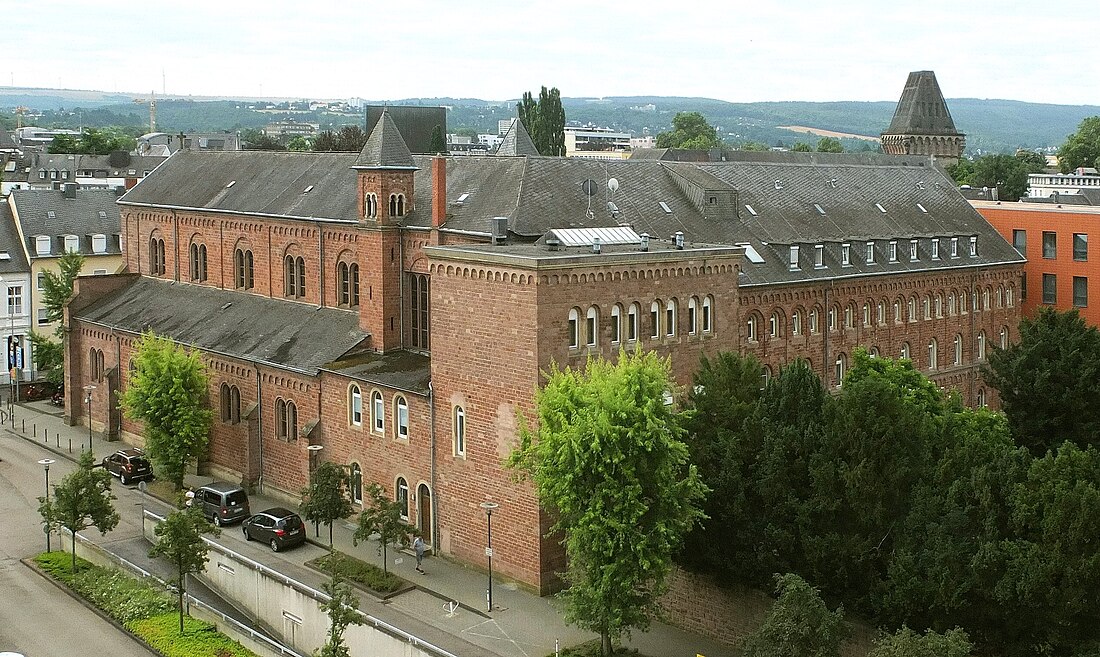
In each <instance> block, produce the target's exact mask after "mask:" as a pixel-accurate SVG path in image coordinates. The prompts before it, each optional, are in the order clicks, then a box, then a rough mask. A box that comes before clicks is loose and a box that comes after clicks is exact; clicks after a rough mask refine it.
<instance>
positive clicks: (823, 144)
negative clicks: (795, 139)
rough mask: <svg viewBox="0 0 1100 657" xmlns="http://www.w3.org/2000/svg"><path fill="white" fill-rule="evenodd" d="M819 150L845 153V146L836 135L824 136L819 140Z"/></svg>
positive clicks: (820, 151)
mask: <svg viewBox="0 0 1100 657" xmlns="http://www.w3.org/2000/svg"><path fill="white" fill-rule="evenodd" d="M817 152H819V153H843V152H844V147H843V146H841V145H840V140H839V139H837V138H836V137H822V138H821V139H819V140H817Z"/></svg>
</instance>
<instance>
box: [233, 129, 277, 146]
mask: <svg viewBox="0 0 1100 657" xmlns="http://www.w3.org/2000/svg"><path fill="white" fill-rule="evenodd" d="M241 150H246V151H284V150H286V148H285V147H284V146H283V145H282V144H281V143H279V140H278V139H275V138H274V137H272V136H271V135H266V134H264V132H263V130H260V129H258V128H248V129H245V130H241Z"/></svg>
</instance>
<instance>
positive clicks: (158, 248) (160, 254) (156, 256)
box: [149, 237, 165, 276]
mask: <svg viewBox="0 0 1100 657" xmlns="http://www.w3.org/2000/svg"><path fill="white" fill-rule="evenodd" d="M164 272H165V262H164V240H162V239H160V238H159V237H151V238H150V239H149V273H150V274H152V275H154V276H163V275H164Z"/></svg>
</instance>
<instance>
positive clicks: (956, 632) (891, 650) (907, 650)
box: [867, 625, 974, 657]
mask: <svg viewBox="0 0 1100 657" xmlns="http://www.w3.org/2000/svg"><path fill="white" fill-rule="evenodd" d="M973 649H974V646H973V644H971V643H970V637H968V636H967V635H966V632H964V631H963V630H961V629H959V628H957V627H956V628H955V629H952V630H948V631H946V632H944V633H943V634H940V633H939V632H934V631H932V630H928V631H926V632H925V633H924V634H923V635H921V634H918V633H916V632H914V631H913V630H911V629H909V628H908V627H905V626H904V625H903V626H902V628H901V629H900V630H898V631H897V632H895V633H893V634H887V635H885V636H883V637H881V638H879V639H877V640H876V641H875V647H874V648H872V649H871V652H870V653H868V654H867V657H969V655H970V652H971V651H972V650H973Z"/></svg>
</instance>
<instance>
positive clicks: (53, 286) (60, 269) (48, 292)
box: [31, 251, 84, 385]
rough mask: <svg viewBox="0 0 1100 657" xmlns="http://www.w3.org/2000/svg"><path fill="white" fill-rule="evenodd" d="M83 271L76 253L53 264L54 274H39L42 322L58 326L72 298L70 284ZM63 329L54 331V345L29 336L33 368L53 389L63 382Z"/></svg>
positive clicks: (81, 258) (39, 336) (45, 338)
mask: <svg viewBox="0 0 1100 657" xmlns="http://www.w3.org/2000/svg"><path fill="white" fill-rule="evenodd" d="M83 267H84V256H83V255H81V254H80V253H77V252H76V251H66V252H65V254H64V255H62V256H61V257H60V258H58V260H57V271H56V272H54V271H50V270H45V271H43V272H42V305H43V307H44V308H45V309H46V319H47V320H48V321H50V322H60V320H61V318H62V316H63V315H64V313H65V304H66V303H67V302H68V301H69V298H70V297H72V295H73V281H74V280H76V277H77V276H79V275H80V270H81V269H82V268H83ZM63 330H64V329H63V327H62V326H61V324H60V323H58V325H57V328H56V329H55V330H54V334H55V337H56V338H57V341H56V342H55V341H53V340H51V339H50V338H49V337H48V336H46V335H43V334H40V333H36V332H32V333H31V344H33V345H34V359H35V366H36V367H37V368H38V369H39V370H41V371H44V372H47V374H46V379H47V380H48V381H49V382H50V383H53V384H54V385H61V382H62V379H63V378H64V374H65V372H64V370H63V369H62V367H61V365H62V359H63V358H64V351H63V349H62V346H61V345H62V343H61V339H62V335H63Z"/></svg>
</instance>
